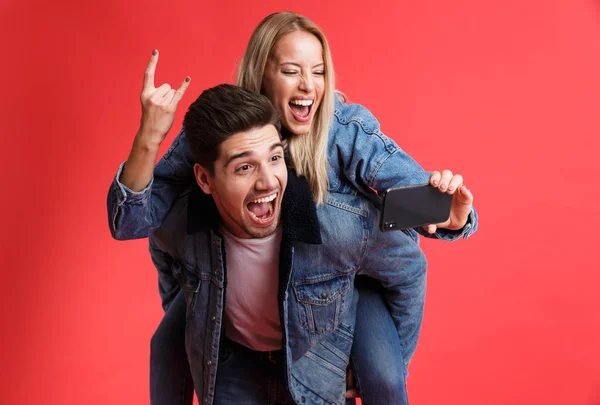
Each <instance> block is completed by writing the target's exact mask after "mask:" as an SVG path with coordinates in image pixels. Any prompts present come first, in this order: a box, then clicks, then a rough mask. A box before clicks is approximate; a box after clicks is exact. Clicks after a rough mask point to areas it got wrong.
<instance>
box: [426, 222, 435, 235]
mask: <svg viewBox="0 0 600 405" xmlns="http://www.w3.org/2000/svg"><path fill="white" fill-rule="evenodd" d="M423 229H425V230H426V231H427V233H428V234H430V235H432V234H434V233H435V231H436V230H437V226H436V225H433V224H432V225H425V226H424V227H423Z"/></svg>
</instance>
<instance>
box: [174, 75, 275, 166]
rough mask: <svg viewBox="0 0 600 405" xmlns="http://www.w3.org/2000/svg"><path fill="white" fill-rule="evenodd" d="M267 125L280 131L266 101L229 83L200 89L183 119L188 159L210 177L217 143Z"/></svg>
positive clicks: (265, 98)
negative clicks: (189, 155) (205, 170)
mask: <svg viewBox="0 0 600 405" xmlns="http://www.w3.org/2000/svg"><path fill="white" fill-rule="evenodd" d="M269 124H271V125H274V126H275V128H276V129H277V132H280V130H281V124H280V121H279V113H278V111H277V110H276V109H275V107H273V105H272V104H271V102H270V101H269V99H268V98H267V97H265V96H263V95H262V94H257V93H253V92H251V91H248V90H245V89H243V88H241V87H238V86H233V85H231V84H221V85H218V86H215V87H213V88H210V89H207V90H204V91H203V92H202V94H201V95H200V97H198V99H197V100H196V101H194V102H193V103H192V105H190V108H189V109H188V111H187V113H186V114H185V117H184V119H183V129H184V131H185V134H186V137H187V140H188V142H189V144H190V147H191V150H192V157H193V158H194V160H195V161H196V162H197V163H199V164H200V165H202V166H203V167H204V168H206V169H208V171H209V172H210V174H214V164H215V161H216V160H217V159H218V158H219V145H221V143H223V142H225V141H226V140H227V139H228V138H229V137H231V136H232V135H235V134H237V133H239V132H244V131H248V130H251V129H254V128H260V127H264V126H266V125H269Z"/></svg>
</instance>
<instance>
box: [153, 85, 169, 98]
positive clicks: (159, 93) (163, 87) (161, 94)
mask: <svg viewBox="0 0 600 405" xmlns="http://www.w3.org/2000/svg"><path fill="white" fill-rule="evenodd" d="M169 90H171V86H170V85H169V84H168V83H165V84H161V85H160V87H159V88H158V89H156V92H155V93H154V94H155V95H156V97H158V98H161V99H162V98H164V97H165V95H166V94H167V93H168V92H169Z"/></svg>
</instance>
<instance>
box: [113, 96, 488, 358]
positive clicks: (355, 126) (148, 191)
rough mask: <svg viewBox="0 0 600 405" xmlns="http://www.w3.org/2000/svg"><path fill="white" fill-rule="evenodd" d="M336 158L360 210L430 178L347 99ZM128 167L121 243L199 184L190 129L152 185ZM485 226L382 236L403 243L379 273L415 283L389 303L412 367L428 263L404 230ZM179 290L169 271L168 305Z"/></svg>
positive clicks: (343, 185)
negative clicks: (381, 195) (137, 180)
mask: <svg viewBox="0 0 600 405" xmlns="http://www.w3.org/2000/svg"><path fill="white" fill-rule="evenodd" d="M328 161H329V192H330V193H333V194H336V195H343V194H347V195H349V196H354V197H359V196H360V197H361V198H352V199H351V202H348V203H347V204H354V203H356V207H355V209H356V210H361V209H362V208H360V207H362V205H363V204H364V202H365V201H364V200H365V199H367V200H369V201H371V202H372V203H373V204H374V205H375V206H377V205H378V204H380V201H379V199H378V197H377V195H376V194H375V193H374V192H373V190H375V191H384V190H386V189H387V188H390V187H394V186H405V185H413V184H423V183H427V182H428V180H429V173H428V172H426V171H424V170H423V169H422V168H421V167H420V166H419V165H418V163H416V162H415V161H414V160H413V159H412V158H411V157H410V156H409V155H408V154H407V153H405V152H404V151H403V150H402V149H401V148H400V147H399V146H398V145H396V143H395V142H394V141H393V140H392V139H390V138H388V137H387V136H385V135H384V134H383V133H382V132H381V129H380V126H379V122H378V121H377V119H376V118H375V117H374V116H373V115H372V114H371V113H370V112H369V111H368V110H367V109H366V108H365V107H363V106H361V105H359V104H345V103H342V102H341V101H339V100H337V101H336V106H335V111H334V120H333V123H332V127H331V130H330V131H329V146H328ZM121 170H122V165H121V168H120V169H119V171H118V173H117V176H116V177H115V179H114V180H113V183H112V185H111V187H110V189H109V192H108V197H107V205H108V221H109V227H110V230H111V233H112V235H113V237H114V238H116V239H120V240H121V239H136V238H143V237H147V236H148V235H150V234H151V233H152V232H153V231H155V230H156V229H157V228H158V227H159V226H160V224H161V221H162V218H163V217H164V216H165V214H166V213H167V211H168V210H169V209H170V208H171V206H172V205H173V203H174V201H175V199H176V197H177V196H178V195H180V194H181V193H182V192H184V191H185V190H186V189H187V188H189V186H190V185H191V184H193V183H195V180H194V177H193V159H192V157H191V152H190V149H189V146H188V145H187V142H186V141H185V133H184V132H183V130H182V131H181V132H180V133H179V134H178V135H177V137H176V138H175V140H174V141H173V144H172V145H171V147H170V148H169V150H168V151H167V152H166V153H165V155H164V156H163V157H162V158H161V159H160V161H159V162H158V164H157V165H156V167H155V169H154V177H153V179H152V181H151V182H150V184H149V185H148V186H147V187H146V188H145V189H144V190H142V191H140V192H133V191H131V190H129V189H128V188H127V187H125V186H124V185H123V184H121V183H120V182H119V181H118V179H119V177H120V174H121ZM348 198H350V197H348ZM477 223H478V221H477V213H476V211H475V210H474V209H473V210H472V212H471V215H470V218H469V221H468V222H467V224H466V225H465V226H464V227H463V229H461V230H459V231H448V230H445V229H438V230H437V232H436V233H435V234H433V235H428V234H426V233H425V232H424V231H423V230H422V229H416V230H415V229H410V230H404V231H395V232H387V233H384V234H380V235H379V236H378V237H379V238H380V239H382V240H387V241H389V242H390V243H394V244H395V246H396V255H395V257H396V261H394V262H391V261H390V262H389V263H388V265H387V266H388V267H387V268H386V269H381V268H380V269H378V270H379V271H383V270H386V271H388V272H394V271H395V272H402V273H403V274H404V275H405V277H407V279H408V278H410V279H411V280H412V283H409V282H408V281H407V282H406V284H405V285H404V293H403V294H398V295H394V294H392V295H390V294H386V300H387V304H388V306H390V307H391V308H404V311H401V312H393V311H392V316H393V318H394V322H395V323H396V327H397V329H398V334H399V337H400V342H401V347H402V354H403V358H404V361H405V366H407V365H408V362H409V361H410V359H411V357H412V355H413V353H414V351H415V349H416V345H417V340H418V337H419V333H420V328H421V321H422V317H423V308H424V301H425V285H426V263H425V262H423V263H422V266H421V267H419V268H418V267H416V266H415V267H411V265H410V264H407V263H404V262H403V261H402V257H403V253H404V250H407V251H410V250H411V249H412V246H411V245H410V244H408V243H406V242H402V243H398V241H397V239H403V237H402V235H400V234H404V235H408V236H410V238H411V241H410V242H411V243H413V242H414V243H415V244H418V238H419V235H418V233H421V234H423V235H425V236H428V237H434V238H438V239H444V240H456V239H459V238H465V239H466V238H468V237H469V236H470V235H471V234H472V233H473V232H475V231H476V229H477ZM373 226H374V228H373V229H377V227H378V224H377V223H376V222H374V225H373ZM323 227H324V226H322V228H323ZM384 287H385V285H384ZM176 288H178V287H177V283H176V282H174V281H171V282H169V279H168V277H166V276H165V277H163V278H161V280H160V291H161V296H162V298H163V303H164V305H165V306H166V305H168V302H169V298H170V297H172V296H174V295H173V294H174V293H175V291H176Z"/></svg>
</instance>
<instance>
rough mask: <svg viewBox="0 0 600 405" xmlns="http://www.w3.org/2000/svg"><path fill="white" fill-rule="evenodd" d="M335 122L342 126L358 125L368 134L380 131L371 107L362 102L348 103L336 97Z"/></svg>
mask: <svg viewBox="0 0 600 405" xmlns="http://www.w3.org/2000/svg"><path fill="white" fill-rule="evenodd" d="M333 114H334V117H335V120H334V122H335V123H336V124H338V125H341V126H350V125H356V126H357V127H358V128H359V129H361V130H362V131H364V132H366V133H368V134H374V133H378V132H380V125H379V121H377V118H375V116H374V115H373V113H372V112H371V111H369V109H368V108H367V107H365V106H363V105H361V104H354V103H352V104H351V103H347V102H345V101H342V99H340V97H336V100H335V109H334V112H333Z"/></svg>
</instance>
